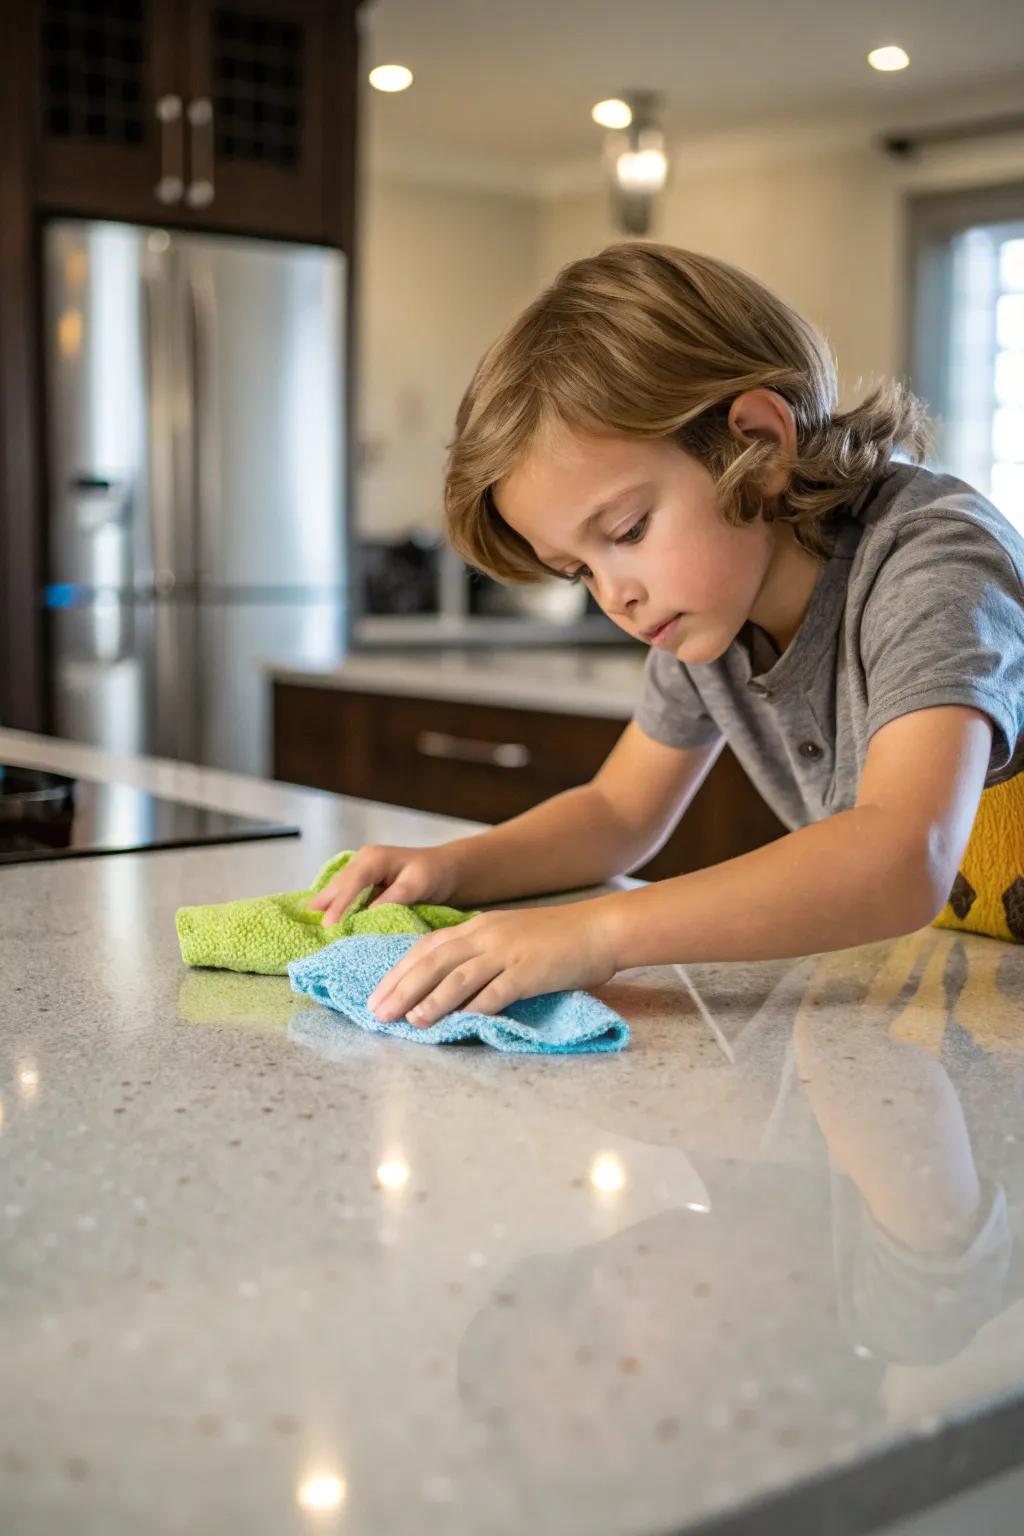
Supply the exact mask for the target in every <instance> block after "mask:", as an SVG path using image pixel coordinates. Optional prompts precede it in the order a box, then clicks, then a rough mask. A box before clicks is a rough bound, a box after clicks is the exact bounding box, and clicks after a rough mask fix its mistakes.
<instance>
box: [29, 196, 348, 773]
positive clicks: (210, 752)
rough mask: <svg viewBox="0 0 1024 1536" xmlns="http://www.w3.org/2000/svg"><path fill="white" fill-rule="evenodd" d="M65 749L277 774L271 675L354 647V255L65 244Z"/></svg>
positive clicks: (56, 596) (57, 359)
mask: <svg viewBox="0 0 1024 1536" xmlns="http://www.w3.org/2000/svg"><path fill="white" fill-rule="evenodd" d="M44 270H45V334H46V360H45V361H46V379H45V382H46V395H47V427H48V455H47V483H48V494H49V528H48V547H49V571H48V577H49V580H48V585H47V588H46V592H45V594H44V601H45V604H46V608H47V612H48V620H49V634H48V640H49V654H50V668H51V674H50V683H51V688H52V704H53V718H54V729H55V730H56V731H57V732H58V733H59V734H60V735H62V736H68V737H71V738H73V739H75V740H80V741H88V742H93V743H96V744H98V745H100V746H104V747H108V748H110V749H112V750H116V751H127V752H145V753H154V754H157V755H160V756H166V757H175V758H183V759H187V760H189V761H192V762H198V763H205V764H210V765H213V766H216V767H220V768H230V769H234V770H237V771H240V772H248V773H265V772H267V771H268V769H269V766H270V741H269V736H270V721H269V693H270V689H269V682H268V680H267V677H266V674H265V671H264V666H265V664H266V663H267V662H282V663H286V664H288V665H299V666H301V665H303V664H304V663H312V664H317V663H330V662H332V661H335V660H336V659H337V658H338V657H339V656H340V655H341V654H342V653H343V651H344V649H345V647H346V643H347V638H348V613H347V604H346V588H347V580H346V574H347V568H348V562H347V558H346V549H347V542H348V536H347V518H346V507H345V462H344V455H345V433H344V425H343V424H344V399H343V388H344V371H345V370H344V346H345V336H344V316H345V269H344V260H343V257H342V256H341V255H340V253H338V252H336V251H328V250H324V249H320V248H318V247H300V246H288V245H283V244H276V243H272V242H264V241H255V240H250V239H236V238H233V237H228V236H216V235H200V234H179V233H175V232H170V231H167V230H163V229H155V228H154V229H146V228H140V227H137V226H133V225H127V224H117V223H109V222H96V221H92V222H85V221H81V220H61V221H58V222H54V223H51V224H49V225H47V226H46V228H45V231H44Z"/></svg>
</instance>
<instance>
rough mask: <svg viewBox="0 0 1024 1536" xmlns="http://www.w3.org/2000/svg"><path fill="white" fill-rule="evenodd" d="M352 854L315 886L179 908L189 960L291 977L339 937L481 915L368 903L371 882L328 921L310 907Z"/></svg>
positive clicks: (327, 868)
mask: <svg viewBox="0 0 1024 1536" xmlns="http://www.w3.org/2000/svg"><path fill="white" fill-rule="evenodd" d="M352 857H353V853H352V851H351V850H349V851H348V852H346V853H339V854H336V855H335V857H334V858H333V859H329V860H328V861H327V863H326V864H325V865H324V867H323V869H322V870H321V871H320V873H319V874H318V875H317V877H316V879H315V880H314V882H313V884H312V885H311V886H310V888H309V890H308V891H282V892H279V893H278V894H277V895H273V896H254V897H251V898H247V899H246V900H243V901H222V902H218V903H217V904H216V905H213V906H208V907H179V908H178V911H177V912H176V913H175V918H174V921H175V925H176V927H177V930H178V942H179V943H180V945H181V958H182V959H183V960H184V962H185V964H186V965H207V966H213V967H215V968H216V969H218V970H223V971H255V972H257V973H259V974H260V975H263V976H284V975H286V973H287V971H288V965H289V962H290V961H292V960H300V959H301V958H302V957H303V956H304V955H311V954H314V953H315V952H316V951H317V950H318V949H323V947H324V946H325V945H326V944H333V943H334V942H335V940H337V939H343V938H349V937H351V936H353V935H356V934H367V933H369V934H374V933H375V934H381V933H395V934H397V933H411V934H417V935H419V934H423V933H430V932H431V930H432V929H434V928H453V927H454V926H455V924H456V923H464V922H466V920H467V919H468V918H470V917H475V916H476V914H475V913H474V912H461V911H459V909H458V908H457V907H441V906H434V905H432V904H431V903H429V902H418V903H417V904H416V905H414V906H410V907H406V906H403V905H402V904H401V903H400V902H391V901H387V902H383V903H382V904H381V905H380V906H378V907H374V908H373V909H372V910H367V908H368V907H369V903H370V901H371V900H372V899H373V892H374V890H375V887H373V886H367V887H366V888H365V889H364V890H362V891H360V893H359V895H358V896H357V897H356V899H355V901H353V902H352V904H351V906H350V907H349V908H348V910H347V911H346V912H345V914H344V916H343V917H342V919H341V921H340V922H339V923H331V925H330V926H329V927H327V928H325V927H324V924H323V913H322V912H310V911H308V910H307V908H308V906H309V902H310V900H311V898H312V897H313V896H315V895H316V893H317V892H318V891H322V890H323V888H324V886H325V885H326V884H327V882H328V880H330V878H331V876H332V875H334V874H336V873H337V871H338V870H339V869H344V867H345V865H346V864H347V863H348V861H349V859H351V858H352Z"/></svg>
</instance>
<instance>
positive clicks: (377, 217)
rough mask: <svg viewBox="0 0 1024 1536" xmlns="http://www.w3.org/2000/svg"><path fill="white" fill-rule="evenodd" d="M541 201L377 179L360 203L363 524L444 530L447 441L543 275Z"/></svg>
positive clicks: (386, 529)
mask: <svg viewBox="0 0 1024 1536" xmlns="http://www.w3.org/2000/svg"><path fill="white" fill-rule="evenodd" d="M540 214H541V204H540V202H539V201H538V199H536V198H533V197H523V196H505V195H502V194H499V193H492V192H481V191H475V190H472V189H466V190H457V189H456V190H453V189H451V188H444V187H439V186H436V185H416V184H414V183H410V182H402V181H399V180H396V179H393V178H385V177H372V178H369V179H368V181H367V184H366V191H365V198H364V205H363V209H362V237H361V238H362V243H361V250H360V259H361V262H362V277H361V285H362V286H361V298H360V316H359V327H360V330H359V336H358V339H357V345H358V347H359V356H360V369H359V382H358V393H357V405H356V414H357V421H358V426H357V436H358V439H359V442H360V444H361V460H362V468H361V470H360V472H359V474H358V490H357V495H358V505H357V526H358V528H359V530H360V532H361V533H364V534H367V535H372V536H374V537H377V536H389V535H392V534H400V533H403V532H405V531H408V530H411V529H414V528H426V529H430V528H435V529H439V528H440V527H441V523H442V517H441V486H442V477H443V469H444V457H445V444H446V443H447V442H448V441H449V439H450V438H451V435H452V431H453V429H454V423H455V412H456V409H457V408H458V404H459V400H460V398H461V396H462V392H463V390H464V389H465V387H466V385H467V384H468V383H469V379H470V376H471V374H472V371H473V368H474V366H475V365H476V362H477V360H478V359H479V357H480V355H481V353H482V352H483V351H484V349H485V347H486V346H487V345H488V344H489V343H490V341H491V340H492V339H493V338H494V336H495V335H496V334H497V333H498V331H500V330H501V328H502V326H504V325H505V324H506V323H507V322H508V321H509V320H510V319H511V318H512V316H513V315H514V314H515V313H516V311H517V310H518V309H520V308H521V307H522V305H523V304H525V303H526V302H527V300H528V299H529V298H530V297H531V296H532V294H533V292H534V288H535V283H536V271H537V238H538V229H539V221H540Z"/></svg>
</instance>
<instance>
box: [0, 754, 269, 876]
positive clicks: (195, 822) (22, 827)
mask: <svg viewBox="0 0 1024 1536" xmlns="http://www.w3.org/2000/svg"><path fill="white" fill-rule="evenodd" d="M298 836H299V829H298V827H292V826H287V825H285V824H284V823H280V822H272V821H261V820H259V819H257V818H254V817H248V816H235V815H232V814H231V813H230V812H228V811H208V810H205V809H204V808H203V806H201V805H188V804H186V803H184V802H183V801H180V800H164V799H162V798H161V797H160V796H159V795H150V794H147V793H146V791H145V790H142V789H135V788H133V787H132V785H130V784H103V783H100V782H99V781H98V780H96V779H70V778H66V777H65V776H64V775H63V774H60V773H44V772H43V771H42V770H41V769H39V768H7V767H4V765H3V764H0V864H24V863H26V862H28V861H29V860H31V859H60V858H80V857H82V856H84V855H88V854H97V853H137V852H140V851H141V850H143V849H148V848H191V847H196V846H199V845H201V844H203V843H242V842H248V841H249V840H250V839H252V838H257V837H298Z"/></svg>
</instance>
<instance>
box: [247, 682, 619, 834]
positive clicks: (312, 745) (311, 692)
mask: <svg viewBox="0 0 1024 1536" xmlns="http://www.w3.org/2000/svg"><path fill="white" fill-rule="evenodd" d="M622 730H623V722H621V721H618V720H600V719H591V718H585V717H581V716H571V717H568V718H565V717H562V716H559V715H554V714H550V713H548V712H547V711H541V710H521V709H503V708H500V707H496V706H491V705H485V704H462V703H459V702H458V701H455V700H452V699H425V698H409V697H399V698H385V697H382V696H381V695H378V694H365V693H354V692H350V691H349V690H347V689H335V688H296V687H293V686H290V685H285V684H275V685H274V774H275V777H277V778H283V779H287V780H290V781H292V782H294V783H300V784H310V785H313V786H314V787H315V788H318V789H330V790H334V791H335V792H336V793H339V794H345V795H358V796H361V797H363V798H365V799H370V800H383V801H385V802H387V803H388V804H392V805H407V806H411V807H412V808H414V809H415V810H422V811H438V812H440V813H442V814H444V815H448V816H463V817H466V818H467V819H469V820H471V821H504V820H506V819H507V818H508V817H510V816H515V815H518V813H519V812H520V811H525V810H527V809H528V808H529V807H530V806H531V805H536V804H537V803H538V801H540V800H546V799H547V798H548V797H549V796H551V795H556V794H558V793H559V792H560V791H561V790H563V789H569V788H571V787H572V786H573V785H575V784H583V783H585V782H586V781H587V780H588V779H590V778H592V777H593V775H594V774H595V773H596V771H597V769H598V768H599V767H600V766H601V764H602V763H603V762H604V760H605V758H606V757H607V756H608V753H609V752H610V751H611V749H612V747H613V746H614V745H615V743H616V741H617V740H618V738H619V736H620V735H621V733H622Z"/></svg>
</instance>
